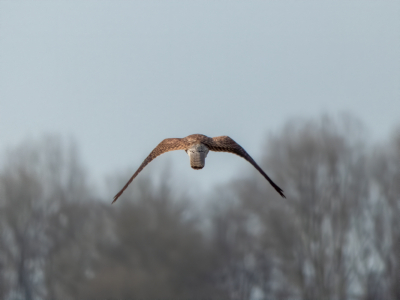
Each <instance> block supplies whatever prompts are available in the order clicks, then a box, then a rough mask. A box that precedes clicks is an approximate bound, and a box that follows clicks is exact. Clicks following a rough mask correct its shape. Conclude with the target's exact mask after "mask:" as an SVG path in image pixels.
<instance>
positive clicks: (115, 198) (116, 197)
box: [111, 195, 119, 204]
mask: <svg viewBox="0 0 400 300" xmlns="http://www.w3.org/2000/svg"><path fill="white" fill-rule="evenodd" d="M118 197H119V195H115V196H114V198H113V201H112V202H111V204H114V202H115V201H117V199H118Z"/></svg>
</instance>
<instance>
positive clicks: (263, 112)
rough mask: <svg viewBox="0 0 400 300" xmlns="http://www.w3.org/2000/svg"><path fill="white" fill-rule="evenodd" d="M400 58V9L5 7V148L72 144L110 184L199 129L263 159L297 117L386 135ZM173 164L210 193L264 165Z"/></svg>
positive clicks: (1, 118)
mask: <svg viewBox="0 0 400 300" xmlns="http://www.w3.org/2000/svg"><path fill="white" fill-rule="evenodd" d="M399 53H400V1H365V0H363V1H183V0H182V1H150V0H146V1H103V0H95V1H82V0H79V1H74V0H68V1H56V0H55V1H2V0H0V131H1V144H0V147H1V149H0V150H4V149H6V148H9V147H12V146H14V145H17V144H19V143H20V142H22V141H23V140H24V139H26V138H27V137H31V138H32V137H33V138H35V137H40V136H41V135H42V134H43V133H55V134H61V135H63V136H72V137H74V138H75V139H76V141H77V143H78V145H79V148H80V150H81V154H82V158H83V161H84V163H85V164H86V166H87V167H88V169H89V172H90V173H91V175H92V176H93V178H95V179H96V180H97V181H98V182H100V179H101V178H104V176H105V175H106V174H110V173H113V172H116V171H118V170H127V169H130V170H131V171H132V173H133V172H134V171H135V170H136V168H137V167H138V166H139V164H140V163H141V162H142V161H143V159H144V158H145V157H146V156H147V155H148V154H149V152H150V151H151V150H152V149H153V148H154V147H155V146H156V145H157V144H158V143H159V142H160V141H161V140H162V139H164V138H167V137H184V136H187V135H189V134H193V133H202V134H205V135H208V136H218V135H229V136H231V137H232V138H233V139H235V140H236V141H237V142H238V143H240V144H241V145H242V146H243V147H244V148H245V149H247V150H248V152H249V153H250V154H251V155H252V156H253V157H254V158H255V159H256V160H257V158H258V157H260V155H261V153H262V145H263V143H264V141H265V140H264V138H265V136H266V135H267V134H268V133H275V132H277V130H279V128H281V127H282V125H283V124H284V123H285V122H286V121H288V120H290V119H292V118H294V117H297V116H301V117H318V116H319V115H320V114H321V113H329V114H335V113H338V112H341V111H347V112H350V113H353V114H354V115H356V116H357V117H359V118H360V119H361V120H362V121H363V122H364V123H365V124H366V126H367V128H368V129H369V130H370V132H371V135H372V137H373V138H374V139H381V138H384V137H387V136H388V135H389V133H390V131H391V130H392V129H393V128H394V126H396V125H399V124H400V55H399ZM167 156H168V157H167ZM168 160H170V161H171V162H173V163H174V164H175V165H176V166H175V168H174V174H173V177H174V178H175V179H176V180H178V181H181V182H189V181H192V180H196V181H197V182H198V183H199V186H200V187H201V186H202V187H205V188H207V187H208V186H209V184H210V182H212V181H216V182H223V181H225V180H227V179H230V178H231V177H232V176H236V174H237V172H238V171H239V170H244V169H246V168H251V166H250V165H248V166H247V163H246V162H245V161H244V160H241V159H239V158H238V157H236V156H233V155H229V154H221V153H210V154H209V157H208V158H207V164H206V168H204V169H203V170H202V171H193V170H192V169H191V168H190V167H189V160H188V158H187V155H186V154H185V153H184V152H183V151H180V152H176V153H168V154H166V155H165V156H161V157H159V158H157V160H155V161H154V162H152V164H151V165H152V168H151V172H157V170H158V169H157V166H162V165H163V163H165V162H168ZM266 171H267V173H268V170H266ZM144 172H147V170H145V171H144Z"/></svg>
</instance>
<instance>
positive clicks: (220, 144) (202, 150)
mask: <svg viewBox="0 0 400 300" xmlns="http://www.w3.org/2000/svg"><path fill="white" fill-rule="evenodd" d="M174 150H185V151H186V153H187V154H188V155H189V159H190V166H191V167H192V168H193V169H195V170H200V169H202V168H203V167H204V165H205V159H206V157H207V154H208V152H209V151H216V152H229V153H234V154H236V155H239V156H241V157H243V158H244V159H246V160H247V161H248V162H249V163H251V164H252V165H253V166H254V167H255V168H256V169H257V170H258V171H259V172H260V173H261V174H262V175H263V176H264V177H265V179H267V180H268V182H269V183H270V184H271V185H272V186H273V187H274V188H275V190H276V191H277V192H278V193H279V194H280V195H281V196H282V197H285V195H284V194H283V191H282V189H281V188H280V187H278V186H277V185H276V184H275V183H274V182H273V181H272V180H271V179H270V178H269V177H268V175H267V174H265V173H264V171H263V170H262V169H261V168H260V167H259V166H258V165H257V163H256V162H255V161H254V160H253V159H252V158H251V156H250V155H249V154H248V153H247V152H246V151H245V150H244V149H243V148H242V147H241V146H240V145H239V144H238V143H236V142H235V141H234V140H232V139H231V138H230V137H228V136H218V137H214V138H210V137H208V136H205V135H203V134H192V135H188V136H187V137H184V138H171V139H165V140H163V141H162V142H161V143H160V144H158V146H157V147H156V148H154V150H153V151H152V152H151V153H150V154H149V156H147V158H146V159H145V160H144V161H143V163H142V164H141V165H140V167H139V169H138V170H137V171H136V172H135V174H133V175H132V177H131V178H130V179H129V181H128V182H127V183H126V185H125V186H124V187H123V188H122V190H121V191H119V193H118V194H116V195H115V197H114V201H113V203H114V202H115V201H116V200H117V199H118V197H119V196H121V194H122V193H123V192H124V190H125V189H126V188H127V187H128V185H129V184H130V183H131V182H132V180H133V179H134V178H135V177H136V176H137V175H138V174H139V173H140V172H141V171H142V170H143V168H144V167H145V166H146V165H147V164H148V163H150V162H151V161H152V160H153V159H154V158H156V157H157V156H159V155H161V154H163V153H165V152H169V151H174Z"/></svg>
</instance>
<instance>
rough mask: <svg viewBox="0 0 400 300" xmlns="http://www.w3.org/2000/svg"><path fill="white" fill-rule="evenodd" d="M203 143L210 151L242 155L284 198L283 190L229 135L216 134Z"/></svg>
mask: <svg viewBox="0 0 400 300" xmlns="http://www.w3.org/2000/svg"><path fill="white" fill-rule="evenodd" d="M203 143H204V144H206V146H208V147H209V149H210V150H211V151H217V152H229V153H234V154H236V155H239V156H240V157H243V158H244V159H245V160H247V161H248V162H249V163H251V164H252V165H253V166H254V168H256V169H257V170H258V171H259V172H260V173H261V175H263V176H264V178H265V179H267V180H268V182H269V183H270V184H271V185H272V186H273V187H274V189H275V190H276V191H277V192H278V193H279V195H281V196H282V197H283V198H286V197H285V194H284V193H283V190H282V189H281V188H280V187H279V186H278V185H277V184H276V183H275V182H273V181H272V179H271V178H269V176H268V175H267V174H265V172H264V171H263V170H262V169H261V168H260V166H259V165H258V164H257V163H256V162H255V161H254V159H253V158H252V157H251V156H250V155H249V154H248V153H247V152H246V151H245V150H244V149H243V148H242V147H241V146H240V145H239V144H238V143H236V142H235V141H234V140H233V139H231V138H230V137H229V136H217V137H214V138H211V139H210V140H208V141H204V142H203Z"/></svg>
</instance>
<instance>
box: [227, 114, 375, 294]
mask: <svg viewBox="0 0 400 300" xmlns="http://www.w3.org/2000/svg"><path fill="white" fill-rule="evenodd" d="M362 132H363V131H362V128H361V126H360V125H359V124H358V123H357V122H356V121H354V120H353V119H352V118H350V117H343V118H342V119H340V120H338V121H335V120H334V119H331V118H328V117H324V118H322V119H321V120H319V121H309V122H305V121H294V122H291V123H289V124H288V125H286V127H285V128H284V130H283V131H282V132H281V133H279V134H278V135H276V136H273V137H271V138H270V139H269V141H268V145H267V147H265V148H266V149H268V152H266V156H265V157H264V160H263V164H264V165H265V168H266V169H268V170H271V171H270V172H271V174H272V176H273V178H275V179H276V181H277V182H278V184H279V185H280V186H282V187H283V188H284V190H285V194H287V200H284V199H283V200H282V199H279V198H277V197H275V196H274V195H273V194H271V193H270V192H269V191H268V189H267V188H266V187H265V185H263V183H262V182H261V181H258V178H257V177H256V176H254V177H250V179H249V180H248V181H243V180H242V182H241V183H238V182H235V183H233V184H232V185H231V186H230V188H232V189H233V190H234V191H235V193H236V195H237V197H236V198H238V199H239V201H240V203H241V206H240V211H241V215H242V216H243V215H245V217H243V218H245V219H247V223H246V222H243V224H249V223H248V222H250V224H253V225H252V227H253V231H255V232H258V234H257V235H256V236H257V238H255V239H253V243H252V247H253V249H255V250H252V251H250V252H249V251H248V252H247V253H252V256H253V257H257V258H258V261H257V264H256V265H257V266H258V265H260V264H262V262H264V265H266V266H269V267H270V270H269V274H270V276H268V277H266V278H267V279H268V280H269V282H268V284H261V283H257V284H255V282H257V280H253V281H252V282H253V286H254V285H255V286H256V287H257V288H258V289H260V288H261V289H262V291H263V295H264V296H265V297H266V298H268V297H273V298H276V299H286V298H288V297H289V298H290V297H298V298H300V299H346V298H348V297H349V295H350V294H351V293H352V292H353V291H352V286H354V285H353V283H354V281H355V280H356V279H357V278H355V277H354V274H355V273H356V272H355V268H356V262H357V260H356V259H355V258H354V257H355V256H357V255H358V254H359V251H360V249H359V247H360V246H358V245H357V244H358V243H355V242H354V241H355V240H356V239H357V237H356V235H355V233H353V223H354V222H358V221H359V218H358V215H359V214H360V212H361V211H362V208H361V207H362V206H361V203H362V201H363V199H367V198H368V193H369V188H368V177H367V172H366V171H367V164H366V161H367V156H366V151H365V150H364V149H365V147H364V145H363V143H362V140H363V139H362V134H361V133H362ZM238 224H239V223H238V222H236V223H235V226H238ZM260 224H261V225H260ZM243 226H244V225H243ZM246 226H248V225H246ZM243 243H246V241H245V240H243ZM247 243H248V242H247ZM256 245H257V246H256ZM232 275H233V274H232ZM253 276H254V277H255V278H261V272H260V271H259V270H257V268H253ZM258 282H260V280H259V281H258Z"/></svg>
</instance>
